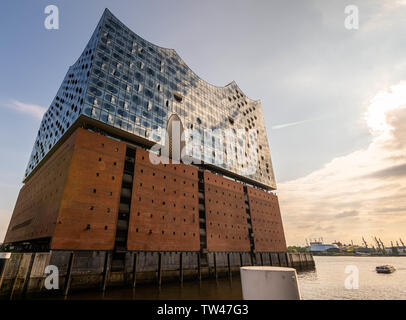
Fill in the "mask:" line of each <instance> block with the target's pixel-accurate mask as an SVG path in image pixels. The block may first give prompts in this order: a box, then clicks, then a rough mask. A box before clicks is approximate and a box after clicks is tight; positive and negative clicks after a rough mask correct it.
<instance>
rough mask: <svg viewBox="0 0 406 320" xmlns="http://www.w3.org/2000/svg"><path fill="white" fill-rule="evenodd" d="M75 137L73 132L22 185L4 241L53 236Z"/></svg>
mask: <svg viewBox="0 0 406 320" xmlns="http://www.w3.org/2000/svg"><path fill="white" fill-rule="evenodd" d="M75 139H76V134H73V135H72V136H71V137H70V138H69V139H68V140H67V141H66V142H65V143H64V144H63V145H62V146H61V147H60V148H59V149H58V150H57V151H56V152H55V153H54V154H53V155H52V156H50V158H49V159H48V160H47V161H46V162H45V163H44V165H43V166H42V167H40V168H39V169H38V171H37V172H35V174H34V175H33V176H32V177H31V178H30V179H29V180H28V181H27V183H26V184H25V185H24V186H23V187H22V188H21V190H20V193H19V195H18V199H17V202H16V205H15V207H14V211H13V215H12V217H11V220H10V224H9V227H8V230H7V234H6V237H5V239H4V242H5V243H8V242H16V241H23V240H31V239H38V238H46V237H51V236H52V234H53V232H54V229H55V224H56V219H57V216H58V212H59V206H60V203H61V198H62V193H63V189H64V185H65V180H66V177H67V174H68V168H69V164H70V160H71V157H72V152H73V146H74V143H75Z"/></svg>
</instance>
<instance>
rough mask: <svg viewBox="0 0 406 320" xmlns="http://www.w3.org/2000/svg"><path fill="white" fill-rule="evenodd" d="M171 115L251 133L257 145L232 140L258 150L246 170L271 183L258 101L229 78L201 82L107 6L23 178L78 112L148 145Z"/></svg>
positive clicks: (232, 168) (234, 164)
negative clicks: (224, 81) (251, 169)
mask: <svg viewBox="0 0 406 320" xmlns="http://www.w3.org/2000/svg"><path fill="white" fill-rule="evenodd" d="M173 114H176V115H177V116H178V117H179V118H180V120H181V121H182V124H183V126H184V127H185V128H186V129H193V130H197V131H198V132H200V133H201V135H202V136H204V130H205V129H211V130H216V129H229V130H233V131H234V132H236V131H239V132H245V133H246V135H247V136H248V135H249V134H254V136H255V142H256V144H255V145H252V143H251V144H250V139H248V138H247V139H242V138H241V137H238V138H237V141H236V142H237V147H241V148H242V150H243V151H242V154H243V155H244V153H245V155H246V150H249V149H250V148H251V149H252V148H255V149H256V150H254V151H255V152H256V154H257V156H256V157H255V159H254V160H252V161H256V165H255V167H256V170H255V172H253V173H250V174H248V175H245V176H246V178H249V179H251V180H252V181H254V182H257V183H259V184H260V185H262V186H264V187H266V188H268V189H275V188H276V184H275V178H274V173H273V169H272V163H271V156H270V150H269V145H268V140H267V136H266V131H265V126H264V120H263V116H262V110H261V103H260V101H255V100H251V99H249V98H248V97H247V96H246V95H245V94H244V93H243V92H242V91H241V90H240V88H239V87H238V86H237V84H236V83H235V82H231V83H229V84H228V85H226V86H224V87H218V86H214V85H212V84H209V83H207V82H206V81H204V80H202V79H201V78H199V77H198V76H197V75H196V74H195V73H194V72H193V71H192V70H191V69H190V68H189V67H188V66H187V65H186V64H185V63H184V62H183V60H182V59H181V58H180V57H179V55H178V54H177V53H176V51H175V50H173V49H167V48H162V47H159V46H156V45H154V44H151V43H150V42H148V41H146V40H144V39H143V38H141V37H140V36H138V35H137V34H135V33H134V32H132V31H131V30H129V29H128V28H127V27H126V26H125V25H124V24H123V23H121V22H120V21H119V20H118V19H117V18H116V17H114V16H113V15H112V13H111V12H110V11H109V10H107V9H106V10H105V12H104V14H103V16H102V18H101V20H100V22H99V23H98V25H97V27H96V30H95V32H94V33H93V35H92V37H91V39H90V41H89V43H88V45H87V46H86V48H85V50H84V51H83V53H82V55H81V56H80V58H79V59H78V60H77V61H76V63H75V64H74V65H73V66H71V67H70V68H69V71H68V73H67V74H66V76H65V79H64V80H63V83H62V85H61V87H60V88H59V90H58V93H57V95H56V97H55V98H54V100H53V101H52V103H51V105H50V107H49V108H48V110H47V112H46V113H45V114H44V117H43V119H42V122H41V126H40V128H39V130H38V136H37V138H36V141H35V145H34V148H33V151H32V154H31V157H30V160H29V163H28V166H27V169H26V173H25V179H27V178H29V176H30V175H31V174H32V172H33V171H35V169H36V168H37V166H38V165H40V163H41V160H43V159H44V157H45V156H46V155H47V154H48V153H50V152H52V150H53V149H55V145H56V144H57V143H58V141H59V140H60V139H61V137H63V135H64V134H65V133H66V131H67V130H68V129H69V128H70V127H71V126H72V125H73V124H74V123H75V121H76V120H77V119H78V118H79V117H80V116H85V117H89V118H91V119H93V120H97V121H99V122H102V123H104V124H107V125H109V126H112V127H115V128H117V129H119V130H122V131H124V132H125V133H126V134H131V135H134V136H136V137H141V138H143V139H145V140H147V141H150V142H151V143H154V142H159V139H160V137H158V136H157V135H156V132H157V130H158V129H160V128H161V129H165V128H166V126H167V123H168V119H169V118H170V117H171V115H173ZM188 138H190V137H187V139H188ZM220 147H221V146H220ZM205 148H206V149H207V148H209V150H205V154H206V158H205V159H204V160H205V162H206V163H212V164H213V165H214V166H218V167H219V168H220V169H222V170H225V171H228V172H230V173H233V174H236V175H240V174H241V172H242V171H241V169H242V168H241V167H243V166H244V164H241V163H239V162H238V161H231V162H230V161H228V162H224V163H221V164H216V162H215V161H214V157H215V155H216V154H217V155H218V154H219V153H222V154H223V156H224V157H225V158H226V156H227V155H226V153H227V149H226V148H219V147H218V146H216V145H215V144H213V145H209V146H207V145H205ZM207 154H209V157H208V158H207ZM210 156H212V157H213V158H211V157H210ZM202 157H203V153H202ZM235 157H238V155H237V154H236V155H235ZM235 160H238V159H235Z"/></svg>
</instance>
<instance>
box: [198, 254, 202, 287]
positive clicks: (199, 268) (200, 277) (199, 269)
mask: <svg viewBox="0 0 406 320" xmlns="http://www.w3.org/2000/svg"><path fill="white" fill-rule="evenodd" d="M197 278H198V279H199V281H202V270H201V263H200V252H198V253H197Z"/></svg>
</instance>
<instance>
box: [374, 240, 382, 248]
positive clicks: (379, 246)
mask: <svg viewBox="0 0 406 320" xmlns="http://www.w3.org/2000/svg"><path fill="white" fill-rule="evenodd" d="M374 239H375V241H376V244H377V245H378V249H381V244H380V243H379V241H378V239H377V238H376V237H374Z"/></svg>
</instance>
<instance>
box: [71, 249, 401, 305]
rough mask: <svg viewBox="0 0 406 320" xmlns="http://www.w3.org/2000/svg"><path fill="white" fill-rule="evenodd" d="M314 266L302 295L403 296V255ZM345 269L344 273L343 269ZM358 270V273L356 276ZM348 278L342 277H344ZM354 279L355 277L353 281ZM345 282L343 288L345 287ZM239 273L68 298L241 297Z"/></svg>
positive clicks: (321, 260)
mask: <svg viewBox="0 0 406 320" xmlns="http://www.w3.org/2000/svg"><path fill="white" fill-rule="evenodd" d="M314 259H315V263H316V270H314V271H308V272H299V273H298V281H299V287H300V292H301V295H302V299H305V300H312V299H316V300H320V299H322V300H324V299H328V300H330V299H339V300H343V299H368V300H376V299H396V300H406V257H314ZM382 264H391V265H393V266H394V267H395V268H396V271H395V272H394V273H392V274H377V273H376V271H375V267H376V266H377V265H382ZM346 269H347V271H348V272H349V273H345V271H346ZM357 274H358V277H357ZM347 277H350V278H348V280H347V281H346V278H347ZM357 279H358V281H357ZM346 282H347V288H346ZM357 287H358V288H357ZM241 298H242V293H241V283H240V279H239V277H236V276H234V277H233V278H232V279H231V281H230V280H229V279H219V280H218V281H217V282H216V281H215V280H202V282H201V283H200V284H199V282H185V283H184V284H183V286H182V287H181V286H180V285H179V284H177V283H166V284H165V283H163V284H162V287H161V289H160V290H159V289H158V288H157V286H155V285H138V286H137V287H136V288H135V289H134V290H133V289H132V288H108V289H107V291H106V292H105V293H104V294H102V293H100V292H97V291H84V292H77V293H72V294H71V295H70V296H69V297H68V299H75V300H77V299H81V300H82V299H130V300H131V299H137V300H139V299H170V300H177V299H188V300H189V299H190V300H194V299H197V300H198V299H209V300H216V299H230V300H233V299H237V300H238V299H241Z"/></svg>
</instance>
